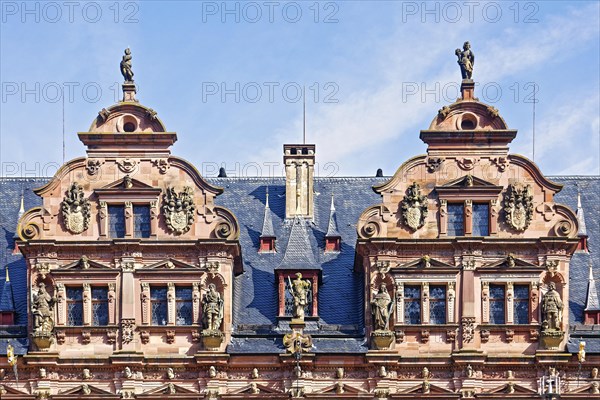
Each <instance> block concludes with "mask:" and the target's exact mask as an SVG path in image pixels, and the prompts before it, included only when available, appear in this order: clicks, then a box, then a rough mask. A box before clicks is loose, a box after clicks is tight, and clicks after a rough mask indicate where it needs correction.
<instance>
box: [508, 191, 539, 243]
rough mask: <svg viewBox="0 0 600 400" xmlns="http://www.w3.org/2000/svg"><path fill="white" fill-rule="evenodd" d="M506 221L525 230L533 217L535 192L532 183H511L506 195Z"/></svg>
mask: <svg viewBox="0 0 600 400" xmlns="http://www.w3.org/2000/svg"><path fill="white" fill-rule="evenodd" d="M504 212H505V214H504V217H505V221H506V223H507V224H508V225H509V226H510V227H511V228H513V229H514V230H516V231H521V232H522V231H524V230H525V229H527V227H528V226H529V224H530V223H531V218H532V217H533V192H532V189H531V186H530V185H526V186H522V185H510V186H509V187H508V190H507V191H506V194H505V196H504Z"/></svg>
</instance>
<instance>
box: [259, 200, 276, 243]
mask: <svg viewBox="0 0 600 400" xmlns="http://www.w3.org/2000/svg"><path fill="white" fill-rule="evenodd" d="M260 237H275V230H274V229H273V216H272V215H271V209H270V208H269V189H268V188H267V194H266V196H265V216H264V219H263V226H262V230H261V231H260Z"/></svg>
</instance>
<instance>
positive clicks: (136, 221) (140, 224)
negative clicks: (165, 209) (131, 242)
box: [133, 205, 150, 238]
mask: <svg viewBox="0 0 600 400" xmlns="http://www.w3.org/2000/svg"><path fill="white" fill-rule="evenodd" d="M133 237H136V238H149V237H150V206H136V205H134V206H133Z"/></svg>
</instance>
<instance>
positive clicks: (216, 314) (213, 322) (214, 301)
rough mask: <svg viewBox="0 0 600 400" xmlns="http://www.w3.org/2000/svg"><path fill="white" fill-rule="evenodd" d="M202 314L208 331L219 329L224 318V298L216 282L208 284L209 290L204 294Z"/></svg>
mask: <svg viewBox="0 0 600 400" xmlns="http://www.w3.org/2000/svg"><path fill="white" fill-rule="evenodd" d="M202 314H203V317H204V329H206V330H207V331H219V328H220V327H221V321H222V320H223V299H222V298H221V294H219V292H218V291H217V287H216V285H215V284H214V283H211V284H210V285H208V292H206V294H205V295H204V305H203V307H202Z"/></svg>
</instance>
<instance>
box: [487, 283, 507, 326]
mask: <svg viewBox="0 0 600 400" xmlns="http://www.w3.org/2000/svg"><path fill="white" fill-rule="evenodd" d="M505 293H506V291H505V288H504V285H490V323H491V324H504V323H506V318H505V315H506V313H505V305H504V304H505V303H504V302H505V299H506V296H505Z"/></svg>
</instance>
